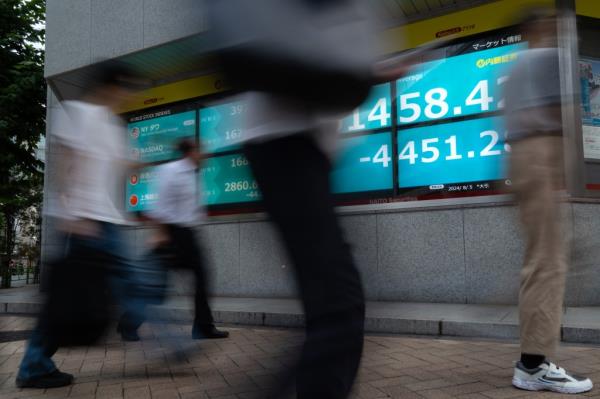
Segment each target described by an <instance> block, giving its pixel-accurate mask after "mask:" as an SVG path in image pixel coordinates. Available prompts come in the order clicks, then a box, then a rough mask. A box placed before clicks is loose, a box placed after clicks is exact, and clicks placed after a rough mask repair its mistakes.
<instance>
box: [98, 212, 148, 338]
mask: <svg viewBox="0 0 600 399" xmlns="http://www.w3.org/2000/svg"><path fill="white" fill-rule="evenodd" d="M123 229H124V227H123V226H119V225H115V224H110V223H103V224H102V236H101V237H100V238H99V239H98V240H97V241H96V246H97V248H98V249H99V250H102V251H104V252H106V253H108V254H109V255H110V258H111V259H112V264H111V265H109V267H108V268H107V270H109V274H110V289H111V291H112V294H113V297H114V298H115V300H116V302H117V303H118V304H119V306H120V307H121V308H122V309H123V314H122V315H121V317H120V318H119V323H118V325H117V331H118V332H119V333H120V334H121V337H122V338H123V340H125V341H139V339H140V337H139V335H138V333H137V330H138V328H139V327H140V326H141V325H142V323H143V322H144V321H145V319H146V314H145V301H144V299H143V298H142V297H141V296H140V284H141V279H140V278H139V272H140V271H139V270H138V267H139V264H138V262H139V260H134V259H133V256H132V254H131V251H130V250H129V249H128V248H130V247H131V246H129V245H127V243H126V241H125V234H124V232H123Z"/></svg>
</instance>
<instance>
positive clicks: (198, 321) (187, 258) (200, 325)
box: [168, 225, 229, 339]
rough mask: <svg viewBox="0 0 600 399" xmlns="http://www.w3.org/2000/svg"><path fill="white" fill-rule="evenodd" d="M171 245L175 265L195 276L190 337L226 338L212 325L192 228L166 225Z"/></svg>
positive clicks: (224, 333) (199, 251) (201, 259)
mask: <svg viewBox="0 0 600 399" xmlns="http://www.w3.org/2000/svg"><path fill="white" fill-rule="evenodd" d="M168 230H169V234H170V236H171V241H172V245H173V246H174V248H175V251H176V262H177V265H176V267H178V268H183V269H190V270H192V271H193V273H194V278H195V288H196V292H195V297H194V305H195V317H194V324H193V327H192V337H193V338H195V339H202V338H227V337H228V336H229V333H228V332H226V331H219V330H217V329H216V328H215V326H214V320H213V317H212V312H211V310H210V305H209V304H208V290H207V278H206V270H205V265H206V262H205V260H204V258H203V252H202V250H201V247H200V244H199V242H198V237H197V236H196V233H195V232H194V230H193V229H192V228H189V227H183V226H174V225H169V226H168Z"/></svg>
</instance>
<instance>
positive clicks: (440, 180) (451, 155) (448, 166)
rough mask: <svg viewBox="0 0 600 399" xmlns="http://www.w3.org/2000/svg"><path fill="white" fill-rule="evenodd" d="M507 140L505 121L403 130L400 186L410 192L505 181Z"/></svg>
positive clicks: (400, 141) (399, 140)
mask: <svg viewBox="0 0 600 399" xmlns="http://www.w3.org/2000/svg"><path fill="white" fill-rule="evenodd" d="M504 137H505V129H504V124H503V119H502V117H493V118H481V119H475V120H469V121H463V122H455V123H448V124H438V125H432V126H426V127H417V128H414V129H406V130H401V131H399V132H398V185H399V186H400V187H401V188H407V187H419V186H435V185H444V184H449V183H463V182H476V181H486V180H487V181H489V180H498V179H502V178H504V177H505V175H506V172H505V165H504V164H505V156H506V153H507V150H509V149H510V147H509V146H508V145H506V144H505V142H504ZM434 188H436V189H441V188H442V187H434Z"/></svg>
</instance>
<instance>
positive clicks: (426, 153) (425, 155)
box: [398, 130, 502, 165]
mask: <svg viewBox="0 0 600 399" xmlns="http://www.w3.org/2000/svg"><path fill="white" fill-rule="evenodd" d="M479 137H480V138H481V139H487V140H489V141H488V142H487V144H486V146H485V147H484V148H483V149H482V150H481V151H479V156H480V157H492V156H498V155H501V154H502V150H498V149H494V147H496V145H497V144H498V141H499V137H500V136H499V135H498V132H496V131H494V130H486V131H483V132H481V133H479ZM418 143H419V142H418V141H414V140H411V141H409V142H407V143H406V144H405V145H404V148H403V149H402V150H401V151H400V154H399V155H398V160H400V161H408V162H409V164H411V165H414V164H415V163H416V162H417V159H420V160H421V162H422V163H434V162H436V161H438V160H439V159H440V156H441V151H440V148H441V146H443V145H447V148H448V151H447V153H448V155H446V156H445V157H444V159H445V160H446V161H454V160H459V159H463V158H464V157H466V158H475V157H476V155H477V154H476V152H475V151H473V150H468V151H465V152H466V154H459V153H458V150H457V137H456V136H450V137H448V138H447V139H446V140H444V142H443V144H442V143H440V139H439V138H429V139H423V140H421V141H420V154H419V153H417V144H418Z"/></svg>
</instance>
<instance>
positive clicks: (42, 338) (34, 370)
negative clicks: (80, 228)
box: [16, 239, 73, 388]
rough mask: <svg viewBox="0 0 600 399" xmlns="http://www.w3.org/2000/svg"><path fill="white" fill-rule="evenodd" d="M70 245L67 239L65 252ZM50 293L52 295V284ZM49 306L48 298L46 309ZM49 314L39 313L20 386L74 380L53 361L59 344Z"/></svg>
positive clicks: (58, 384) (54, 384)
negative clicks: (52, 332)
mask: <svg viewBox="0 0 600 399" xmlns="http://www.w3.org/2000/svg"><path fill="white" fill-rule="evenodd" d="M70 245H71V244H70V242H69V240H67V239H65V253H66V252H67V251H68V250H69V246H70ZM53 267H60V263H59V262H56V263H55V264H54V266H53ZM51 272H52V271H51ZM49 295H52V286H50V292H49ZM47 306H48V301H47V300H46V303H45V307H46V309H47ZM47 314H48V311H46V310H43V311H42V312H41V313H40V314H39V315H38V320H37V324H36V327H35V329H34V330H33V333H32V335H31V338H30V339H29V342H28V343H27V348H26V350H25V354H24V356H23V360H21V364H20V365H19V372H18V373H17V378H16V384H17V386H18V387H20V388H55V387H61V386H65V385H69V384H71V383H72V382H73V376H72V375H70V374H67V373H61V372H60V371H59V370H58V369H57V367H56V365H55V364H54V362H53V361H52V356H54V354H55V353H56V351H57V350H58V346H57V345H56V344H55V343H53V342H51V340H50V339H49V337H50V335H51V334H50V331H48V319H47V317H46V315H47Z"/></svg>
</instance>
